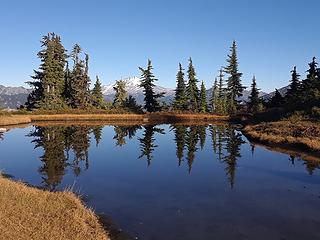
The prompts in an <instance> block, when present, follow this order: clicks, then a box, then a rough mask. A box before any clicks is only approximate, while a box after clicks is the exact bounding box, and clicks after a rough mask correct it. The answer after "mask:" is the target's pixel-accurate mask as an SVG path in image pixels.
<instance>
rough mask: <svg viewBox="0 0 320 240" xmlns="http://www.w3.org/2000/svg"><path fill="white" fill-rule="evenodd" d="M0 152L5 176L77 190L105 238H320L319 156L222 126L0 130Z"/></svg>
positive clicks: (41, 184)
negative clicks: (109, 230) (108, 224)
mask: <svg viewBox="0 0 320 240" xmlns="http://www.w3.org/2000/svg"><path fill="white" fill-rule="evenodd" d="M0 154H1V155H0V169H1V170H2V171H4V172H5V173H6V174H8V175H11V176H12V177H13V178H14V179H17V180H22V181H25V182H27V183H29V184H31V185H34V186H38V187H42V188H46V189H49V190H61V189H65V188H70V187H71V188H72V189H73V190H74V191H76V192H78V193H80V194H81V195H82V196H83V197H84V201H85V202H86V204H87V205H88V206H90V207H92V208H93V209H94V210H95V211H96V212H97V213H98V214H101V215H102V216H104V218H105V219H109V217H110V218H111V219H112V222H113V225H114V226H117V228H120V229H122V231H123V232H122V233H121V234H119V235H117V237H114V239H147V240H157V239H166V240H171V239H175V240H180V239H183V240H189V239H190V240H191V239H200V240H202V239H219V240H220V239H226V240H229V239H237V240H239V239H246V240H247V239H250V240H251V239H252V240H253V239H254V240H256V239H266V240H271V239H279V240H280V239H282V240H283V239H288V240H292V239H299V240H300V239H305V240H306V239H320V231H319V226H320V170H319V166H320V165H319V163H320V159H315V158H312V159H311V160H310V159H309V160H305V159H304V160H303V159H301V158H299V157H295V156H293V155H291V156H290V155H289V154H285V153H280V152H275V151H271V150H268V149H265V148H263V147H260V146H254V145H252V144H250V142H249V141H248V140H247V139H246V138H245V137H244V136H243V135H242V134H241V132H240V131H238V130H237V129H236V128H235V127H233V126H230V125H201V126H199V125H192V126H186V125H144V126H90V125H85V124H80V123H79V124H77V125H52V126H30V127H27V128H23V129H14V130H11V131H9V132H7V133H5V134H4V135H2V136H0ZM318 160H319V161H318ZM113 232H116V231H113Z"/></svg>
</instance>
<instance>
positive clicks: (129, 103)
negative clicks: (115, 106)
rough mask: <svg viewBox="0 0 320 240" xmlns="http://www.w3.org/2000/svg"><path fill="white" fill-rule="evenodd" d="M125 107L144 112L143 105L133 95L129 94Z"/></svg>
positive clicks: (136, 111)
mask: <svg viewBox="0 0 320 240" xmlns="http://www.w3.org/2000/svg"><path fill="white" fill-rule="evenodd" d="M124 107H125V108H127V109H128V110H130V111H132V112H135V113H141V112H142V108H141V106H140V105H139V104H138V103H137V102H136V99H135V98H134V97H132V96H131V95H129V97H127V98H126V100H125V102H124Z"/></svg>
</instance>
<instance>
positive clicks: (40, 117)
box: [0, 113, 229, 126]
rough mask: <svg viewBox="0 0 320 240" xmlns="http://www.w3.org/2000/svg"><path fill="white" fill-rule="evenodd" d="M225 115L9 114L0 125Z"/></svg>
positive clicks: (173, 119) (164, 120)
mask: <svg viewBox="0 0 320 240" xmlns="http://www.w3.org/2000/svg"><path fill="white" fill-rule="evenodd" d="M228 119H229V118H228V117H227V116H219V115H213V114H187V113H150V114H130V113H127V114H124V113H123V114H102V113H94V114H84V113H83V114H75V113H73V114H26V115H20V114H11V115H0V126H8V125H16V124H23V123H31V122H39V121H64V122H67V121H100V122H118V121H119V122H132V121H134V122H135V123H140V124H143V123H174V122H192V121H197V122H198V121H202V122H212V121H226V120H228Z"/></svg>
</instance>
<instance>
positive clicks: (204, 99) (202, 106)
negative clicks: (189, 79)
mask: <svg viewBox="0 0 320 240" xmlns="http://www.w3.org/2000/svg"><path fill="white" fill-rule="evenodd" d="M199 104H200V105H199V112H201V113H205V112H207V111H208V104H207V93H206V87H205V85H204V82H203V81H202V82H201V90H200V102H199Z"/></svg>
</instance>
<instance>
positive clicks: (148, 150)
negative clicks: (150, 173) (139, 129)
mask: <svg viewBox="0 0 320 240" xmlns="http://www.w3.org/2000/svg"><path fill="white" fill-rule="evenodd" d="M155 133H160V134H164V129H162V128H157V127H156V126H155V125H146V126H144V132H143V135H142V138H139V139H138V140H139V142H140V151H141V155H140V156H139V158H143V157H146V158H147V164H148V166H150V164H151V161H152V158H153V156H152V153H153V151H154V150H155V148H157V147H158V145H156V144H155V138H154V136H153V135H154V134H155Z"/></svg>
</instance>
